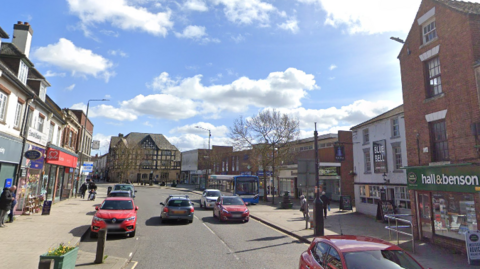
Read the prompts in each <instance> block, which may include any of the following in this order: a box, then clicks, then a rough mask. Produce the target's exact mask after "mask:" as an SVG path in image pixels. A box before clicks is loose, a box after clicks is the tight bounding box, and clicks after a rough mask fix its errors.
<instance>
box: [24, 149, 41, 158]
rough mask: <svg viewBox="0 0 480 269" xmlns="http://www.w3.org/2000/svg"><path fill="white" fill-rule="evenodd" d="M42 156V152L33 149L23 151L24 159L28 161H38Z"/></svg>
mask: <svg viewBox="0 0 480 269" xmlns="http://www.w3.org/2000/svg"><path fill="white" fill-rule="evenodd" d="M42 155H43V153H42V152H40V151H38V150H34V149H32V150H27V151H25V158H27V159H29V160H38V159H40V158H42Z"/></svg>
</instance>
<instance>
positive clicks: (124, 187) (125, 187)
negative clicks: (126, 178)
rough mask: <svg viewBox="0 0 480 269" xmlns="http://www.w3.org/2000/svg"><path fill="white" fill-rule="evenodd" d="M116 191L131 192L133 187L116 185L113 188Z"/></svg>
mask: <svg viewBox="0 0 480 269" xmlns="http://www.w3.org/2000/svg"><path fill="white" fill-rule="evenodd" d="M113 189H114V190H122V191H130V190H132V189H133V187H132V186H129V185H115V187H114V188H113Z"/></svg>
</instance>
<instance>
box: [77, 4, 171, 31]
mask: <svg viewBox="0 0 480 269" xmlns="http://www.w3.org/2000/svg"><path fill="white" fill-rule="evenodd" d="M67 1H68V4H69V6H70V12H71V13H73V14H75V15H77V16H78V17H79V18H80V20H81V21H82V24H83V25H84V26H85V27H87V26H94V25H96V24H100V23H110V24H111V25H113V26H114V27H118V28H120V29H123V30H141V31H144V32H147V33H149V34H152V35H162V36H166V35H167V33H168V31H169V30H170V29H171V28H172V26H173V22H172V21H171V20H170V16H171V11H170V10H167V11H165V12H158V13H152V12H150V11H148V9H146V8H144V7H140V6H133V5H129V3H128V2H127V1H125V0H101V1H98V0H67Z"/></svg>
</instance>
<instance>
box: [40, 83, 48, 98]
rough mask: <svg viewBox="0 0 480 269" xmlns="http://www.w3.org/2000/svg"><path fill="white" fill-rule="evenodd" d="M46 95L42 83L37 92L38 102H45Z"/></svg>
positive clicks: (45, 89)
mask: <svg viewBox="0 0 480 269" xmlns="http://www.w3.org/2000/svg"><path fill="white" fill-rule="evenodd" d="M46 95H47V88H46V87H45V85H43V83H42V84H40V91H39V97H40V100H42V101H44V102H45V96H46Z"/></svg>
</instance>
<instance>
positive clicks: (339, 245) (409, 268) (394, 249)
mask: <svg viewBox="0 0 480 269" xmlns="http://www.w3.org/2000/svg"><path fill="white" fill-rule="evenodd" d="M298 267H299V268H300V269H319V268H337V269H341V268H342V269H364V268H365V269H373V268H382V269H391V268H392V269H400V268H405V269H423V267H422V266H421V265H420V264H419V263H418V262H417V261H416V260H415V259H414V258H413V257H412V256H410V254H408V253H407V252H405V251H403V250H402V249H401V248H400V247H398V246H396V245H393V244H391V243H389V242H387V241H384V240H381V239H377V238H373V237H368V236H355V235H332V236H321V237H317V238H315V239H314V240H313V242H312V244H311V245H310V247H309V248H308V250H307V251H305V252H303V253H302V255H301V256H300V263H299V266H298Z"/></svg>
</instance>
